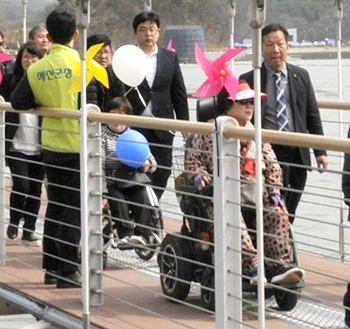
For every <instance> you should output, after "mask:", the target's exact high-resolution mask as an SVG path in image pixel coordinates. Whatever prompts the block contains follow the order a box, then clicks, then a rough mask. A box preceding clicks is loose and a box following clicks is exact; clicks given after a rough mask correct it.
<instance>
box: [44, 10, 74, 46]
mask: <svg viewBox="0 0 350 329" xmlns="http://www.w3.org/2000/svg"><path fill="white" fill-rule="evenodd" d="M46 26H47V31H48V32H49V35H50V37H51V39H52V42H53V43H60V44H62V45H65V44H67V43H68V42H70V41H71V40H72V38H73V36H74V33H75V31H76V29H77V24H76V22H75V17H74V16H73V15H72V14H70V13H68V12H67V11H65V10H62V9H56V10H54V11H52V12H51V13H50V14H49V16H47V19H46Z"/></svg>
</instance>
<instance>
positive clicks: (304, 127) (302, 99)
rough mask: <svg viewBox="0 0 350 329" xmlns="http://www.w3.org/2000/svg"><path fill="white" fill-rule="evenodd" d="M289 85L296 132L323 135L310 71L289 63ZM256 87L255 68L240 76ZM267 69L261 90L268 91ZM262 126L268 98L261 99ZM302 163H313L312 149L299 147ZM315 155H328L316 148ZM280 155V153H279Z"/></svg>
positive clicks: (263, 71)
mask: <svg viewBox="0 0 350 329" xmlns="http://www.w3.org/2000/svg"><path fill="white" fill-rule="evenodd" d="M287 70H288V86H289V93H290V107H291V110H292V112H293V123H294V129H295V132H298V133H310V134H315V135H323V128H322V122H321V117H320V111H319V108H318V105H317V101H316V97H315V93H314V89H313V87H312V83H311V79H310V76H309V73H308V72H307V71H306V70H305V69H303V68H300V67H298V66H295V65H292V64H289V63H287ZM240 79H241V80H245V81H247V82H248V83H249V85H250V86H251V87H252V88H254V70H252V71H250V72H247V73H244V74H242V75H241V76H240ZM266 81H267V70H266V67H265V65H263V66H262V68H261V91H262V92H266ZM261 102H262V103H261V120H262V123H261V126H262V128H264V124H265V122H264V120H265V108H266V100H264V99H263V100H262V101H261ZM299 150H300V155H301V160H302V164H303V165H306V166H310V165H311V159H310V150H309V149H307V148H299ZM314 152H315V156H316V157H317V156H320V155H326V154H327V152H326V151H324V150H314ZM277 155H278V154H277Z"/></svg>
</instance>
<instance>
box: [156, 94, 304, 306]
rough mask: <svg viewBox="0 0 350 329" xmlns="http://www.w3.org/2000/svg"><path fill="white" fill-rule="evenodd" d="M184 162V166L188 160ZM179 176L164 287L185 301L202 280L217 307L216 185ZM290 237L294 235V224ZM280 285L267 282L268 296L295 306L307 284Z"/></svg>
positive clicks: (165, 246)
mask: <svg viewBox="0 0 350 329" xmlns="http://www.w3.org/2000/svg"><path fill="white" fill-rule="evenodd" d="M205 102H206V105H210V106H211V109H212V104H213V103H212V102H213V100H212V99H209V100H205ZM205 107H206V109H205V111H204V117H205V118H206V119H209V118H210V110H208V108H209V107H208V106H205ZM211 111H212V110H211ZM197 120H198V104H197ZM198 121H200V120H198ZM192 139H193V136H192V137H191V136H190V137H189V138H188V140H187V141H186V145H185V149H186V148H189V147H191V145H192ZM184 158H185V155H183V156H182V159H183V161H184ZM182 166H184V162H183V164H182ZM179 177H180V178H181V183H178V182H177V181H176V180H175V188H176V190H177V191H178V192H177V194H178V199H179V203H180V208H181V211H182V213H183V220H182V226H181V231H180V232H178V233H174V234H167V235H166V236H165V238H164V240H163V241H162V244H161V248H160V251H159V254H158V265H159V269H160V282H161V288H162V291H163V294H164V295H165V296H166V297H167V298H168V299H169V300H170V301H175V302H176V301H183V300H185V299H186V298H187V296H188V294H189V292H190V289H191V282H197V283H199V284H200V294H201V301H202V305H203V308H204V309H207V310H209V311H214V310H215V291H214V286H215V285H214V282H215V281H214V280H215V273H214V237H213V229H210V225H209V216H208V214H207V211H206V206H205V203H206V202H207V200H208V198H211V197H212V196H213V187H212V185H207V186H206V187H205V188H204V189H203V190H202V191H201V192H198V189H197V187H196V186H194V185H192V184H190V183H189V181H188V178H187V175H186V173H184V172H183V173H182V174H181V175H179V176H178V177H177V179H179ZM243 216H244V213H243ZM247 226H248V230H249V229H252V228H250V227H249V221H247ZM290 237H291V239H293V229H292V227H291V232H290ZM292 253H293V262H294V263H295V264H296V265H298V266H299V265H300V261H299V258H298V253H297V249H296V245H295V244H293V250H292ZM267 279H268V281H269V280H270V279H271V277H269V276H268V275H267ZM242 280H243V282H242V287H243V292H247V293H257V286H253V285H250V283H249V279H248V278H242ZM279 287H281V289H279ZM279 287H276V286H272V285H269V284H268V285H266V286H265V295H266V297H268V298H269V297H271V296H273V295H274V297H275V300H276V303H277V305H278V306H279V308H280V310H282V311H290V310H292V309H293V308H294V307H295V306H296V305H297V302H298V299H299V295H300V292H301V289H302V288H303V287H304V281H303V280H302V281H300V282H298V283H296V284H287V285H281V286H279Z"/></svg>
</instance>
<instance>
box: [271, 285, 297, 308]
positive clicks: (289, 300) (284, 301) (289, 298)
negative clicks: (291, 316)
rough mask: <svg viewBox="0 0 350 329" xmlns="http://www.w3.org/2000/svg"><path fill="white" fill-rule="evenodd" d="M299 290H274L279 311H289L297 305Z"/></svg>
mask: <svg viewBox="0 0 350 329" xmlns="http://www.w3.org/2000/svg"><path fill="white" fill-rule="evenodd" d="M300 292H301V289H294V291H291V292H290V291H285V290H281V289H275V299H276V303H277V305H278V306H279V308H280V310H281V311H291V310H292V309H293V308H294V307H295V306H296V305H297V303H298V300H299V293H300Z"/></svg>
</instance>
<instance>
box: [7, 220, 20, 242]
mask: <svg viewBox="0 0 350 329" xmlns="http://www.w3.org/2000/svg"><path fill="white" fill-rule="evenodd" d="M17 235H18V225H14V224H11V223H10V224H9V226H8V228H7V236H8V238H9V239H11V240H16V239H17Z"/></svg>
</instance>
